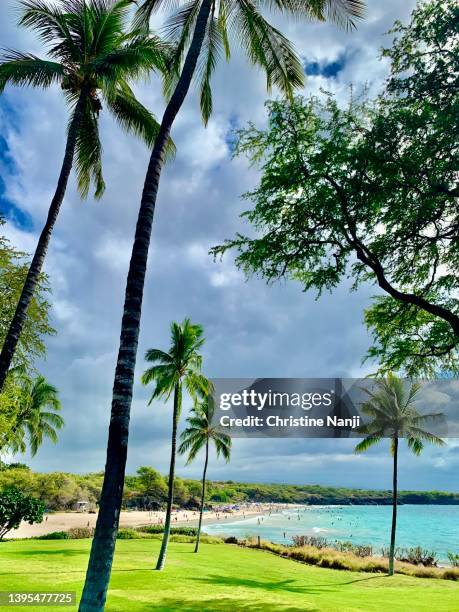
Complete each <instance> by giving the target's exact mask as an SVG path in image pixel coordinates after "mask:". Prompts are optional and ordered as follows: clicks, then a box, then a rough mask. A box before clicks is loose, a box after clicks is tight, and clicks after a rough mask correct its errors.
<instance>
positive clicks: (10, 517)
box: [0, 487, 45, 540]
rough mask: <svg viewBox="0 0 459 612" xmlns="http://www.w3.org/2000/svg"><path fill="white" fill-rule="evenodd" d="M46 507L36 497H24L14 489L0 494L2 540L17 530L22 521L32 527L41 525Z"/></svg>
mask: <svg viewBox="0 0 459 612" xmlns="http://www.w3.org/2000/svg"><path fill="white" fill-rule="evenodd" d="M44 511H45V505H44V503H43V502H41V501H40V500H38V499H35V497H30V496H29V495H24V494H23V493H21V492H20V491H18V489H16V488H14V487H12V488H10V489H6V490H4V491H3V492H2V493H0V540H2V539H3V537H4V536H5V535H6V534H7V533H8V531H11V529H17V528H18V527H19V525H20V524H21V521H27V522H28V523H29V524H30V525H33V523H41V522H42V520H43V513H44Z"/></svg>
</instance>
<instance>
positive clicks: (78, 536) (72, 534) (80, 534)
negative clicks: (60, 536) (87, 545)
mask: <svg viewBox="0 0 459 612" xmlns="http://www.w3.org/2000/svg"><path fill="white" fill-rule="evenodd" d="M67 534H68V537H69V539H70V540H82V539H83V538H92V536H93V535H94V528H93V527H72V528H71V529H69V530H68V531H67Z"/></svg>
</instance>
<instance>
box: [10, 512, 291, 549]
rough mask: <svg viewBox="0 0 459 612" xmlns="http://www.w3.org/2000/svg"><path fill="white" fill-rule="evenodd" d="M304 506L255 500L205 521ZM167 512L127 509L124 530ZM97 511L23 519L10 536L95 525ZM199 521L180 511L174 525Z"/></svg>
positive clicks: (207, 516) (207, 514)
mask: <svg viewBox="0 0 459 612" xmlns="http://www.w3.org/2000/svg"><path fill="white" fill-rule="evenodd" d="M300 507H302V506H301V504H276V503H272V504H265V503H263V504H262V503H260V504H256V503H251V504H238V505H237V507H233V508H231V507H230V506H218V507H216V508H214V509H212V511H207V512H205V513H204V514H203V519H202V524H203V525H209V524H214V523H217V524H224V523H225V522H228V523H229V522H235V521H243V520H245V519H247V518H251V517H255V516H262V515H266V514H269V513H270V512H272V511H275V512H280V511H281V510H293V509H295V508H300ZM165 514H166V512H165V511H164V510H157V511H148V510H125V511H122V512H121V514H120V525H119V526H120V529H123V528H134V527H144V526H146V525H161V524H164V518H165ZM96 521H97V513H94V514H91V513H89V512H77V511H71V512H54V513H49V514H46V515H45V516H44V518H43V521H42V522H41V523H35V524H34V525H29V524H28V523H25V522H22V523H21V525H20V526H19V528H18V529H14V530H13V531H10V532H9V533H8V534H7V536H6V538H5V539H7V540H11V539H13V540H14V539H22V538H33V537H37V536H41V535H46V534H48V533H52V532H54V531H68V530H69V529H75V528H85V527H89V528H94V527H95V526H96ZM198 521H199V512H198V511H197V510H182V509H181V510H178V511H175V512H173V513H172V522H171V526H172V527H174V526H180V527H183V526H187V525H188V526H190V527H196V526H197V525H198Z"/></svg>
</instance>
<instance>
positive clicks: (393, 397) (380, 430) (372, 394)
mask: <svg viewBox="0 0 459 612" xmlns="http://www.w3.org/2000/svg"><path fill="white" fill-rule="evenodd" d="M420 388H421V385H420V384H419V383H413V384H411V385H410V386H409V388H407V386H406V385H405V383H404V381H403V380H402V379H400V378H398V377H397V376H395V375H394V374H391V373H389V374H388V376H387V378H385V379H381V380H378V381H376V383H375V390H374V391H370V390H368V389H362V390H363V391H364V392H365V393H366V394H367V395H368V396H369V399H368V400H367V401H366V402H364V403H363V404H362V407H361V408H362V412H363V413H364V414H366V415H367V416H369V417H371V420H370V421H369V423H367V424H366V425H363V426H362V427H361V428H360V432H361V433H364V434H366V437H365V438H364V439H363V440H362V441H361V442H359V443H358V444H357V446H356V447H355V451H356V452H357V453H362V452H365V451H366V450H368V449H369V448H370V447H371V446H373V445H374V444H377V443H378V442H380V441H381V440H382V439H383V438H390V439H391V446H390V450H391V454H392V456H393V458H394V464H393V480H392V482H393V489H392V528H391V534H390V553H389V576H393V574H394V553H395V532H396V529H397V473H398V441H399V439H400V438H406V441H407V445H408V448H409V449H410V450H411V451H412V452H413V453H414V454H415V455H419V454H420V453H421V451H422V449H423V448H424V442H430V443H431V444H437V445H439V446H442V445H443V444H444V442H443V440H442V439H441V438H439V437H438V436H436V435H434V434H433V433H431V432H429V431H427V430H426V429H424V428H423V426H424V423H425V422H426V421H429V420H436V419H441V418H443V414H442V413H431V414H420V413H419V412H418V410H417V409H416V406H415V401H416V396H417V394H418V391H419V389H420Z"/></svg>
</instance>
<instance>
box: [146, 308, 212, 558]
mask: <svg viewBox="0 0 459 612" xmlns="http://www.w3.org/2000/svg"><path fill="white" fill-rule="evenodd" d="M203 344H204V338H203V329H202V327H201V326H200V325H195V324H192V323H191V322H190V320H189V319H185V320H184V321H183V323H182V324H178V323H172V324H171V346H170V349H169V352H168V353H166V352H164V351H161V350H160V349H150V350H149V351H147V353H146V355H145V359H146V360H147V361H149V362H150V363H154V364H155V365H153V366H151V367H150V368H148V370H145V372H144V373H143V376H142V383H143V384H144V385H149V384H150V383H153V384H154V385H155V388H154V390H153V393H152V394H151V397H150V401H149V405H150V404H151V402H152V401H153V400H155V399H160V398H162V399H164V400H165V401H167V400H168V399H169V398H170V396H171V395H172V393H173V394H174V410H173V415H172V446H171V461H170V468H169V482H168V493H167V510H166V518H165V521H164V535H163V541H162V544H161V550H160V553H159V557H158V562H157V564H156V569H157V570H162V569H163V567H164V564H165V561H166V554H167V547H168V544H169V535H170V529H171V512H172V504H173V501H174V476H175V457H176V445H177V427H178V422H179V418H180V412H181V408H182V385H183V384H184V385H185V387H186V389H187V391H188V393H189V394H190V395H191V397H193V398H196V395H197V393H207V391H208V389H209V383H208V381H207V379H206V378H205V376H204V375H203V374H201V367H202V357H201V355H200V354H199V352H198V351H199V349H200V348H201V347H202V345H203Z"/></svg>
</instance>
